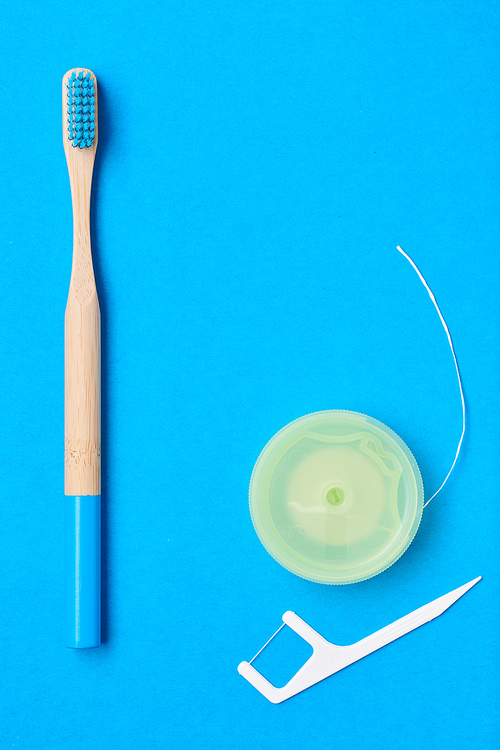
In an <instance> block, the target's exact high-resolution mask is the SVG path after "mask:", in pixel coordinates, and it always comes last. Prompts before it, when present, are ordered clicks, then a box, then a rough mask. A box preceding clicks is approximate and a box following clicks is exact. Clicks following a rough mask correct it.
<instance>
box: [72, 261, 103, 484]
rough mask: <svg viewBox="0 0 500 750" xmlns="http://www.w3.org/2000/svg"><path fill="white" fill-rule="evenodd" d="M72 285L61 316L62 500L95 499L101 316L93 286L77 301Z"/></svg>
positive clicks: (77, 291)
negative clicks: (62, 381) (63, 391)
mask: <svg viewBox="0 0 500 750" xmlns="http://www.w3.org/2000/svg"><path fill="white" fill-rule="evenodd" d="M92 281H93V274H92ZM74 282H75V278H74V277H73V278H72V282H71V285H70V293H69V297H68V304H67V307H66V316H65V367H64V375H65V494H66V495H100V494H101V316H100V311H99V301H98V299H97V293H96V291H95V286H94V285H93V284H92V285H89V287H90V288H89V287H87V289H85V290H84V294H83V295H82V294H81V292H82V288H81V287H80V288H79V289H78V288H75V287H76V286H77V285H76V284H75V283H74ZM79 297H80V298H79ZM82 297H83V298H82Z"/></svg>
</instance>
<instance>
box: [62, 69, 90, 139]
mask: <svg viewBox="0 0 500 750" xmlns="http://www.w3.org/2000/svg"><path fill="white" fill-rule="evenodd" d="M64 80H65V86H66V89H67V91H66V104H65V110H66V118H65V119H66V137H67V139H68V141H69V142H70V143H71V145H72V146H73V148H81V149H84V148H90V147H91V146H93V145H94V143H96V142H97V87H96V79H95V75H94V74H93V73H92V72H91V71H90V70H87V69H86V68H75V69H74V70H70V71H69V72H68V73H66V75H65V76H64Z"/></svg>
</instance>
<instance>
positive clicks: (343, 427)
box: [250, 245, 465, 584]
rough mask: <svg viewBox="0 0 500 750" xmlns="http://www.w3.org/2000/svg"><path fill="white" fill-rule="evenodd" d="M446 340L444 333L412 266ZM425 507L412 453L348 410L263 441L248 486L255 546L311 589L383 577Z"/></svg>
mask: <svg viewBox="0 0 500 750" xmlns="http://www.w3.org/2000/svg"><path fill="white" fill-rule="evenodd" d="M397 250H398V251H399V252H400V253H401V254H402V255H403V256H404V257H405V258H406V259H407V260H408V261H409V263H410V264H411V265H412V267H413V268H414V270H415V271H416V273H417V274H418V276H419V278H420V280H421V281H422V283H423V285H424V286H425V288H426V289H427V292H428V294H429V296H430V298H431V300H432V302H433V304H434V306H435V308H436V310H437V312H438V314H439V317H440V319H441V323H442V325H443V328H444V330H445V332H446V335H447V337H448V342H449V345H450V348H451V352H452V355H453V359H454V363H455V368H456V372H457V378H458V385H459V389H460V397H461V401H462V434H461V437H460V440H459V443H458V448H457V452H456V455H455V459H454V461H453V464H452V466H451V469H450V471H449V472H448V474H447V476H446V478H445V480H444V482H443V483H442V485H441V486H440V487H439V489H438V490H437V492H435V493H434V494H433V495H432V496H431V497H430V498H429V499H428V500H427V501H426V503H425V505H428V503H429V502H430V501H431V500H432V499H433V498H434V497H435V496H436V495H437V494H438V493H439V492H440V491H441V490H442V488H443V487H444V485H445V484H446V482H447V480H448V478H449V476H450V474H451V472H452V470H453V468H454V466H455V463H456V461H457V458H458V455H459V453H460V448H461V445H462V440H463V437H464V433H465V400H464V394H463V388H462V381H461V377H460V372H459V368H458V363H457V358H456V355H455V350H454V347H453V342H452V339H451V335H450V332H449V330H448V326H447V325H446V322H445V320H444V318H443V316H442V314H441V310H440V309H439V306H438V304H437V302H436V299H435V297H434V294H433V293H432V291H431V289H430V288H429V286H428V284H427V282H426V281H425V279H424V277H423V276H422V274H421V273H420V271H419V269H418V267H417V266H416V264H415V263H414V262H413V260H412V259H411V258H410V256H409V255H407V254H406V253H405V252H404V250H403V249H402V248H401V247H400V246H399V245H398V247H397ZM425 505H424V490H423V484H422V478H421V476H420V471H419V468H418V466H417V462H416V461H415V459H414V457H413V455H412V454H411V452H410V450H409V448H408V447H407V446H406V444H405V443H404V442H403V441H402V440H401V438H400V437H399V436H398V435H396V433H395V432H393V431H392V430H391V429H390V428H389V427H386V426H385V425H384V424H382V422H379V421H378V420H376V419H373V418H372V417H367V416H365V415H364V414H358V413H357V412H353V411H342V410H337V409H333V410H328V411H319V412H315V413H313V414H306V415H305V416H304V417H300V418H299V419H296V420H295V421H293V422H290V424H288V425H286V426H285V427H283V429H281V430H280V431H279V432H277V433H276V435H275V436H274V437H273V438H272V439H271V440H270V441H269V442H268V443H267V445H266V446H265V448H264V450H263V451H262V453H261V454H260V456H259V458H258V459H257V462H256V464H255V466H254V469H253V472H252V477H251V480H250V513H251V516H252V521H253V525H254V527H255V530H256V532H257V535H258V536H259V539H260V540H261V542H262V544H263V545H264V547H265V548H266V550H267V551H268V552H269V554H270V555H272V556H273V557H274V559H275V560H277V561H278V562H279V563H280V564H281V565H283V566H284V567H285V568H287V569H288V570H289V571H291V572H292V573H295V574H296V575H298V576H301V577H302V578H306V579H308V580H310V581H316V582H318V583H329V584H342V583H356V582H358V581H364V580H365V579H367V578H371V577H372V576H375V575H377V573H381V572H382V571H383V570H385V569H386V568H388V567H389V566H390V565H392V564H393V563H394V562H396V560H397V559H398V558H399V557H401V555H402V554H403V553H404V552H405V550H406V549H407V548H408V546H409V545H410V544H411V542H412V540H413V537H414V536H415V534H416V532H417V529H418V526H419V524H420V519H421V517H422V510H423V508H424V507H425Z"/></svg>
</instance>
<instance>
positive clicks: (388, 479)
mask: <svg viewBox="0 0 500 750" xmlns="http://www.w3.org/2000/svg"><path fill="white" fill-rule="evenodd" d="M423 500H424V490H423V484H422V479H421V476H420V471H419V469H418V466H417V463H416V461H415V459H414V457H413V455H412V454H411V452H410V450H409V449H408V447H407V446H406V445H405V443H404V442H403V441H402V440H401V438H400V437H399V436H398V435H396V433H395V432H393V431H392V430H391V429H389V428H388V427H386V426H385V425H384V424H382V422H379V421H378V420H376V419H372V418H371V417H367V416H365V415H363V414H358V413H356V412H351V411H341V410H329V411H320V412H315V413H314V414H307V415H306V416H304V417H301V418H300V419H296V420H295V421H294V422H291V423H290V424H288V425H286V426H285V427H283V429H281V430H280V431H279V432H278V433H277V434H276V435H275V436H274V437H273V438H272V439H271V440H270V441H269V442H268V444H267V445H266V446H265V448H264V450H263V451H262V453H261V454H260V456H259V458H258V460H257V463H256V464H255V467H254V470H253V473H252V478H251V481H250V511H251V514H252V521H253V524H254V527H255V530H256V532H257V534H258V536H259V538H260V540H261V542H262V544H263V545H264V547H265V548H266V549H267V551H268V552H269V553H270V554H271V555H272V556H273V557H274V558H275V560H277V561H278V562H279V563H280V564H281V565H283V566H284V567H285V568H287V569H288V570H290V571H291V572H292V573H295V574H297V575H299V576H302V577H303V578H307V579H308V580H311V581H317V582H318V583H330V584H341V583H355V582H357V581H363V580H365V579H366V578H371V577H372V576H374V575H376V574H377V573H381V572H382V571H383V570H385V569H386V568H388V567H389V566H390V565H392V563H394V562H395V561H396V560H397V559H398V558H399V557H400V556H401V555H402V554H403V552H404V551H405V550H406V549H407V547H408V546H409V544H410V543H411V541H412V539H413V537H414V536H415V533H416V531H417V529H418V526H419V523H420V518H421V516H422V509H423Z"/></svg>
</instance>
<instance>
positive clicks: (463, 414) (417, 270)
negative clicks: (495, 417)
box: [396, 245, 465, 508]
mask: <svg viewBox="0 0 500 750" xmlns="http://www.w3.org/2000/svg"><path fill="white" fill-rule="evenodd" d="M396 249H397V250H399V252H400V253H401V255H403V256H404V257H405V258H406V260H407V261H408V262H409V263H410V264H411V265H412V266H413V268H414V269H415V271H416V272H417V274H418V276H419V278H420V281H421V282H422V284H423V285H424V286H425V288H426V289H427V292H428V293H429V297H430V298H431V300H432V302H433V304H434V307H435V308H436V310H437V312H438V315H439V317H440V319H441V323H442V324H443V328H444V330H445V332H446V335H447V337H448V342H449V344H450V349H451V353H452V354H453V360H454V362H455V369H456V371H457V378H458V387H459V389H460V398H461V400H462V434H461V435H460V440H459V441H458V448H457V452H456V454H455V458H454V460H453V463H452V465H451V469H450V470H449V472H448V474H447V475H446V477H445V479H444V482H443V483H442V485H441V487H439V489H438V490H436V492H435V493H434V494H433V495H432V496H431V497H430V498H429V499H428V500H427V502H426V503H424V508H425V507H426V506H427V505H429V503H430V501H431V500H433V499H434V498H435V497H436V495H437V494H438V493H439V492H441V490H442V489H443V487H444V486H445V484H446V482H447V481H448V479H449V477H450V474H451V472H452V471H453V469H454V468H455V464H456V462H457V458H458V456H459V453H460V449H461V447H462V441H463V439H464V434H465V399H464V392H463V388H462V378H461V377H460V370H459V369H458V362H457V358H456V355H455V349H454V347H453V341H452V340H451V335H450V331H449V329H448V326H447V325H446V321H445V319H444V318H443V316H442V314H441V310H440V309H439V305H438V303H437V302H436V298H435V296H434V295H433V293H432V291H431V289H430V288H429V285H428V284H427V282H426V280H425V279H424V277H423V276H422V274H421V273H420V271H419V269H418V268H417V266H416V264H415V263H414V262H413V260H412V259H411V258H410V256H409V255H407V254H406V253H405V251H404V250H403V248H402V247H400V246H399V245H398V246H397V248H396Z"/></svg>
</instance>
